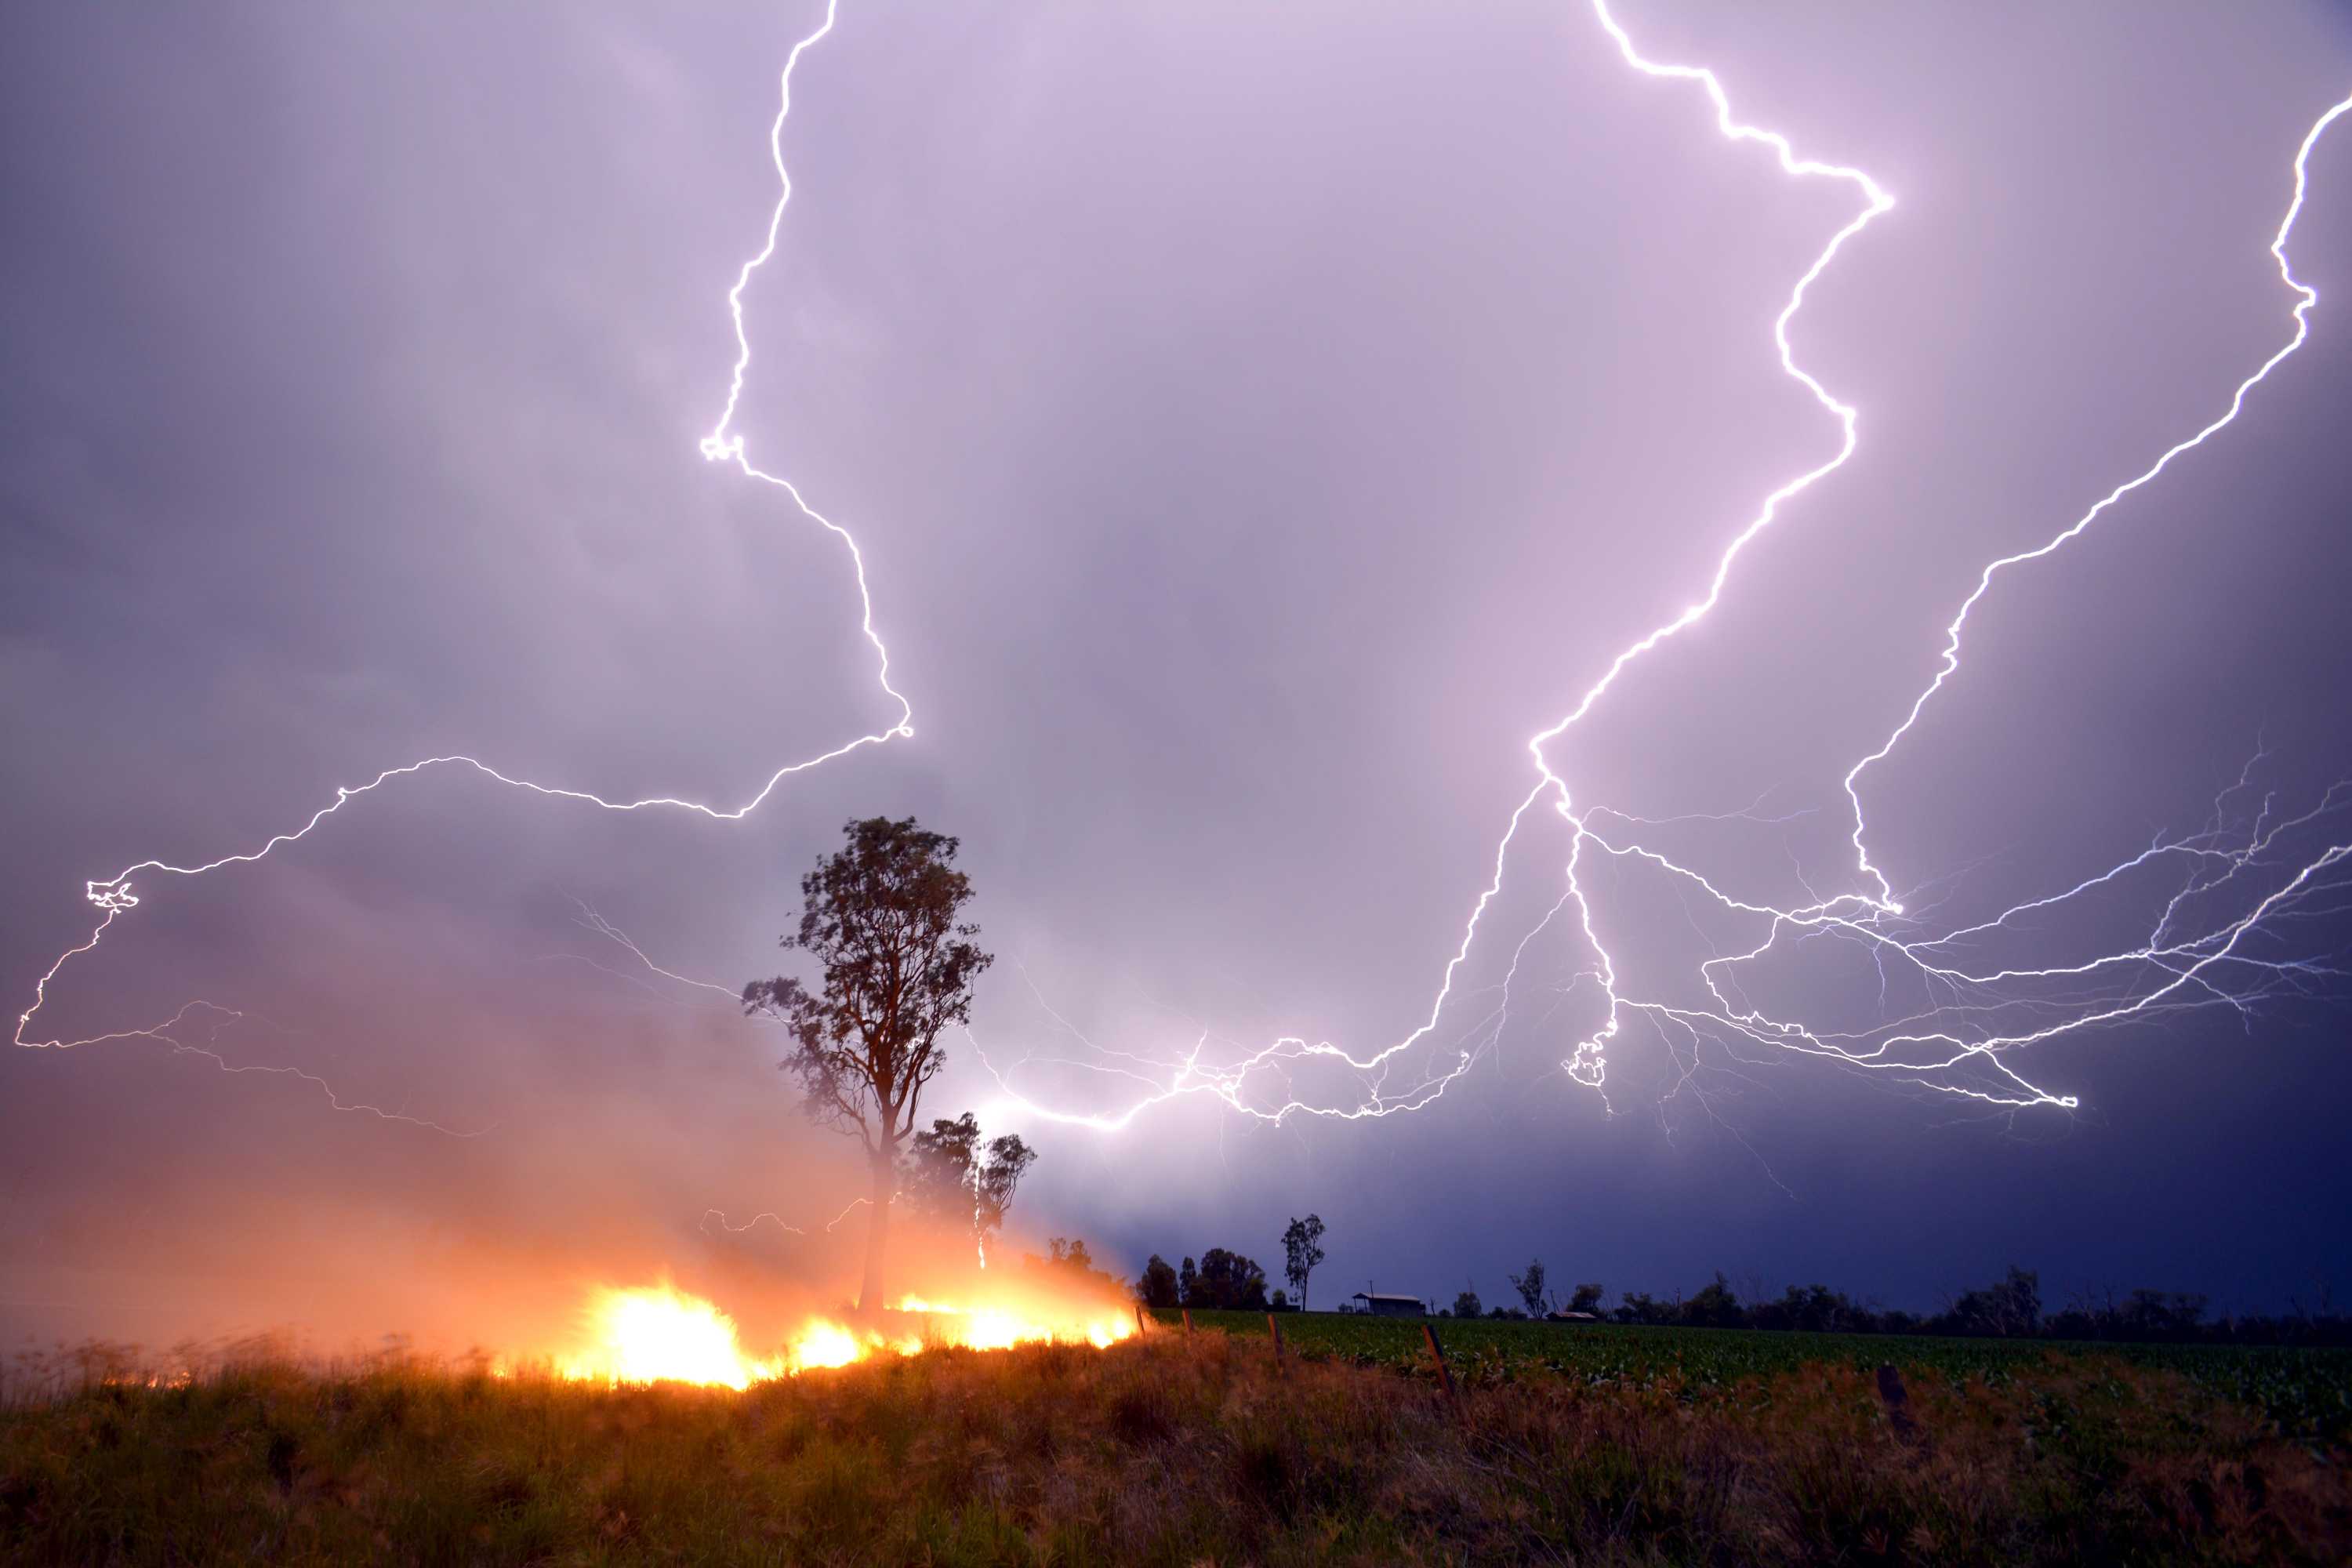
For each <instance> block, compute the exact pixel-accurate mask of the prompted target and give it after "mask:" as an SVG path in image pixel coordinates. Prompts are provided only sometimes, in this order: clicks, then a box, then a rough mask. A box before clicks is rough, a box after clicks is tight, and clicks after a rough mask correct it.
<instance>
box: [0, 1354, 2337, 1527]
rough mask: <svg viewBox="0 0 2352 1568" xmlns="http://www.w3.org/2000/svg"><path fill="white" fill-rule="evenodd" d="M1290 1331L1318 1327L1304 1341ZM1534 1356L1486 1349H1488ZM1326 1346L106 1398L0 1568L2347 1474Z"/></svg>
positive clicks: (1345, 1519) (2212, 1438)
mask: <svg viewBox="0 0 2352 1568" xmlns="http://www.w3.org/2000/svg"><path fill="white" fill-rule="evenodd" d="M1263 1322H1264V1320H1263V1319H1262V1318H1261V1319H1259V1320H1258V1323H1259V1326H1260V1329H1261V1331H1262V1328H1263ZM1288 1322H1289V1323H1296V1324H1298V1325H1299V1330H1298V1332H1297V1336H1296V1337H1299V1338H1305V1339H1309V1340H1312V1339H1314V1338H1316V1337H1317V1336H1318V1335H1319V1334H1320V1333H1321V1332H1322V1330H1323V1323H1324V1321H1323V1320H1315V1319H1308V1320H1304V1321H1302V1320H1298V1319H1291V1320H1288ZM1332 1323H1333V1329H1332V1331H1333V1332H1334V1333H1335V1334H1336V1333H1338V1331H1339V1330H1340V1329H1343V1328H1344V1329H1351V1330H1361V1331H1370V1329H1372V1328H1375V1327H1384V1328H1395V1327H1398V1326H1399V1325H1392V1324H1391V1325H1370V1324H1347V1323H1344V1322H1340V1321H1336V1320H1333V1321H1332ZM1236 1326H1244V1325H1236ZM1402 1326H1403V1327H1406V1328H1412V1325H1402ZM1469 1327H1470V1325H1467V1324H1465V1325H1460V1329H1461V1330H1462V1332H1460V1334H1459V1335H1458V1338H1459V1339H1460V1340H1461V1341H1462V1342H1463V1343H1462V1349H1463V1351H1464V1352H1465V1359H1466V1360H1468V1361H1472V1362H1476V1361H1478V1360H1479V1359H1480V1358H1479V1356H1477V1355H1475V1354H1473V1353H1472V1346H1471V1344H1470V1343H1469V1340H1470V1337H1471V1336H1470V1335H1469V1334H1468V1332H1467V1330H1468V1329H1469ZM1545 1332H1551V1331H1549V1330H1544V1329H1538V1328H1537V1327H1535V1326H1534V1325H1522V1326H1512V1325H1497V1326H1496V1337H1495V1338H1493V1339H1491V1340H1488V1341H1487V1342H1486V1344H1487V1345H1488V1346H1491V1347H1514V1346H1515V1347H1517V1348H1520V1349H1526V1348H1527V1347H1528V1346H1529V1345H1531V1344H1533V1343H1534V1342H1532V1341H1529V1340H1528V1339H1526V1338H1524V1336H1526V1335H1528V1334H1531V1333H1545ZM1570 1337H1571V1339H1573V1340H1575V1341H1577V1342H1582V1336H1580V1335H1576V1334H1574V1332H1573V1331H1571V1332H1570ZM1685 1342H1688V1341H1685ZM1596 1343H1598V1342H1596ZM1727 1343H1732V1342H1731V1341H1727ZM1358 1353H1362V1354H1369V1355H1370V1357H1371V1359H1373V1360H1376V1361H1387V1360H1390V1359H1391V1352H1390V1350H1389V1348H1388V1347H1387V1346H1385V1345H1383V1344H1375V1343H1373V1342H1370V1341H1365V1342H1361V1345H1360V1349H1359V1351H1358V1352H1350V1353H1346V1354H1342V1353H1339V1344H1338V1342H1335V1343H1334V1345H1333V1348H1332V1352H1331V1353H1328V1354H1327V1353H1318V1354H1317V1355H1315V1356H1313V1357H1311V1358H1308V1359H1307V1360H1304V1361H1297V1360H1294V1361H1293V1362H1292V1363H1291V1364H1290V1365H1289V1366H1288V1367H1287V1368H1286V1369H1278V1368H1277V1367H1276V1364H1275V1361H1274V1357H1273V1355H1272V1354H1271V1350H1270V1346H1269V1345H1268V1344H1267V1342H1266V1341H1265V1339H1264V1338H1263V1337H1251V1336H1249V1335H1246V1334H1243V1333H1234V1334H1226V1333H1223V1332H1217V1331H1209V1330H1208V1329H1207V1328H1206V1326H1205V1325H1204V1326H1203V1330H1202V1331H1201V1332H1197V1333H1195V1334H1193V1335H1191V1336H1186V1335H1184V1334H1181V1333H1164V1332H1155V1333H1152V1334H1150V1335H1149V1336H1147V1337H1146V1338H1145V1339H1143V1340H1141V1341H1139V1342H1129V1343H1128V1344H1124V1345H1119V1346H1116V1347H1114V1348H1112V1349H1111V1350H1108V1351H1095V1350H1092V1349H1088V1348H1086V1347H1078V1346H1050V1345H1048V1346H1034V1347H1029V1348H1024V1349H1019V1350H1013V1351H1002V1352H972V1351H961V1350H935V1351H930V1352H925V1353H924V1354H921V1355H919V1356H915V1357H910V1358H906V1359H899V1358H896V1357H886V1358H883V1359H880V1360H878V1361H875V1362H871V1363H865V1364H861V1365H857V1366H852V1367H847V1368H844V1369H841V1370H840V1371H838V1372H830V1373H808V1374H806V1375H803V1376H802V1377H799V1378H795V1379H790V1380H786V1381H782V1382H777V1383H771V1384H758V1385H755V1386H754V1387H753V1388H752V1389H751V1390H750V1391H749V1392H747V1393H743V1394H734V1393H729V1392H725V1391H713V1390H706V1389H696V1388H684V1387H677V1386H663V1387H656V1388H637V1389H620V1390H614V1389H604V1388H596V1387H591V1386H585V1385H581V1384H562V1383H556V1382H550V1381H546V1380H541V1379H530V1378H524V1379H514V1380H502V1379H498V1378H493V1377H490V1376H488V1375H485V1374H484V1373H481V1372H480V1371H479V1370H478V1369H476V1370H468V1369H465V1368H436V1367H432V1366H426V1365H421V1364H417V1363H406V1362H400V1361H390V1360H387V1361H383V1362H379V1363H373V1364H367V1365H357V1366H351V1367H345V1368H342V1369H341V1370H336V1369H327V1370H324V1371H319V1370H302V1369H299V1368H296V1367H293V1366H290V1365H287V1364H283V1363H252V1364H236V1363H234V1362H231V1363H225V1364H222V1365H219V1366H217V1367H215V1369H213V1370H212V1371H211V1372H210V1373H208V1374H207V1375H205V1376H204V1377H201V1378H198V1379H196V1380H195V1381H194V1382H191V1383H189V1384H184V1385H180V1386H171V1385H165V1386H148V1385H146V1384H125V1383H121V1382H113V1383H103V1382H101V1383H99V1384H95V1385H92V1386H89V1387H86V1388H82V1389H79V1390H78V1391H63V1390H55V1391H53V1393H52V1394H49V1395H45V1396H42V1397H39V1398H34V1399H29V1400H20V1402H19V1403H17V1404H16V1405H13V1406H12V1407H10V1408H8V1409H6V1410H5V1411H0V1560H5V1561H8V1562H28V1563H229V1562H239V1563H245V1562H270V1563H279V1562H291V1563H305V1562H350V1561H391V1562H404V1563H524V1562H530V1563H643V1562H675V1563H706V1562H707V1563H737V1562H740V1563H755V1562H757V1563H778V1562H782V1563H844V1564H847V1563H973V1564H993V1563H1006V1564H1013V1563H1023V1564H1026V1563H1039V1564H1043V1563H1055V1564H1076V1563H1168V1564H1180V1563H1183V1564H1190V1563H1266V1564H1281V1563H1523V1562H1560V1563H1567V1562H1574V1563H1709V1564H1714V1563H1721V1564H1732V1563H2082V1562H2100V1563H2106V1562H2135V1563H2175V1562H2177V1563H2264V1562H2313V1563H2327V1562H2341V1561H2345V1560H2347V1557H2352V1479H2348V1478H2347V1469H2346V1466H2345V1462H2346V1460H2347V1458H2352V1456H2347V1454H2346V1453H2344V1452H2343V1451H2342V1450H2340V1449H2336V1450H2331V1449H2327V1448H2325V1447H2317V1446H2315V1445H2313V1444H2311V1443H2308V1442H2304V1441H2297V1440H2294V1439H2292V1438H2290V1437H2288V1436H2284V1435H2283V1434H2282V1433H2281V1432H2280V1431H2279V1430H2278V1429H2277V1427H2276V1426H2274V1425H2273V1423H2270V1422H2268V1421H2266V1420H2264V1419H2263V1417H2261V1416H2260V1415H2258V1414H2256V1413H2254V1412H2252V1411H2249V1410H2247V1409H2245V1408H2244V1407H2242V1406H2241V1405H2236V1404H2234V1403H2232V1402H2231V1401H2229V1400H2226V1399H2224V1398H2221V1397H2220V1396H2218V1395H2216V1394H2213V1393H2212V1392H2211V1391H2210V1390H2209V1389H2208V1388H2205V1387H2203V1386H2201V1385H2200V1384H2198V1383H2197V1382H2195V1381H2193V1380H2192V1379H2190V1378H2189V1377H2188V1376H2184V1375H2182V1374H2181V1373H2178V1372H2176V1371H2172V1370H2169V1369H2166V1368H2162V1367H2135V1366H2132V1365H2130V1364H2128V1363H2126V1362H2124V1361H2121V1360H2119V1359H2116V1358H2100V1359H2084V1360H2078V1359H2074V1358H2066V1357H2058V1358H2048V1359H2043V1360H2039V1361H2033V1362H2031V1363H2027V1362H2020V1363H2017V1364H2015V1365H2013V1366H2012V1367H2011V1368H2009V1369H2007V1371H2006V1374H2005V1375H2003V1376H2002V1377H2000V1378H1998V1379H1996V1380H1990V1381H1988V1380H1985V1379H1981V1378H1959V1379H1951V1378H1946V1377H1941V1376H1922V1377H1919V1378H1917V1379H1916V1381H1915V1383H1914V1384H1913V1386H1912V1388H1911V1391H1910V1394H1909V1399H1908V1403H1907V1405H1906V1417H1907V1419H1906V1420H1904V1421H1901V1422H1895V1421H1891V1420H1890V1418H1889V1416H1888V1414H1887V1412H1886V1409H1885V1405H1883V1403H1882V1401H1881V1398H1880V1395H1879V1392H1878V1390H1877V1387H1876V1384H1875V1382H1874V1379H1873V1378H1872V1377H1871V1376H1870V1375H1869V1374H1868V1373H1864V1372H1861V1371H1859V1370H1857V1369H1856V1368H1855V1367H1854V1366H1853V1365H1851V1364H1848V1363H1846V1362H1844V1361H1841V1360H1823V1361H1816V1362H1812V1363H1806V1364H1801V1365H1797V1366H1793V1367H1784V1368H1780V1369H1778V1370H1763V1371H1759V1373H1757V1374H1756V1375H1754V1376H1751V1377H1745V1378H1733V1379H1731V1380H1730V1381H1727V1382H1722V1381H1718V1382H1717V1383H1714V1384H1706V1385H1704V1386H1700V1385H1696V1384H1685V1383H1684V1382H1682V1381H1680V1380H1679V1378H1678V1376H1677V1375H1674V1374H1667V1373H1655V1374H1654V1375H1651V1376H1648V1377H1646V1378H1627V1379H1612V1378H1607V1377H1602V1378H1599V1379H1595V1378H1593V1377H1591V1376H1583V1375H1579V1376H1562V1375H1558V1374H1556V1373H1555V1374H1547V1375H1535V1374H1534V1371H1533V1369H1534V1368H1536V1367H1537V1366H1538V1365H1540V1364H1541V1363H1543V1361H1544V1359H1545V1358H1544V1357H1543V1355H1542V1354H1541V1352H1539V1351H1535V1350H1528V1353H1526V1354H1523V1355H1520V1356H1518V1357H1517V1359H1516V1360H1514V1361H1511V1362H1510V1363H1509V1366H1510V1369H1511V1371H1510V1375H1507V1376H1505V1375H1487V1374H1486V1372H1484V1371H1481V1372H1480V1373H1477V1374H1476V1375H1475V1376H1474V1377H1473V1378H1471V1379H1470V1380H1469V1381H1470V1384H1471V1385H1470V1386H1468V1387H1466V1388H1465V1390H1464V1392H1463V1394H1462V1400H1461V1405H1460V1408H1459V1410H1458V1411H1457V1410H1456V1409H1454V1407H1452V1406H1449V1405H1448V1404H1447V1403H1446V1402H1445V1401H1444V1399H1443V1398H1442V1397H1441V1396H1440V1395H1439V1394H1438V1393H1437V1391H1436V1390H1435V1389H1434V1388H1433V1387H1432V1386H1430V1384H1429V1383H1428V1382H1427V1381H1426V1380H1425V1379H1416V1378H1414V1377H1412V1376H1407V1375H1403V1374H1402V1373H1400V1372H1399V1371H1398V1370H1397V1369H1396V1368H1394V1367H1392V1366H1389V1365H1360V1364H1358V1363H1357V1360H1356V1359H1355V1357H1356V1354H1358ZM1498 1353H1499V1352H1498ZM1684 1359H1685V1363H1686V1362H1687V1360H1688V1357H1687V1356H1685V1358H1684ZM1570 1364H1574V1365H1578V1366H1580V1367H1581V1366H1582V1364H1584V1363H1575V1362H1573V1361H1571V1362H1570ZM23 1386H26V1385H24V1384H19V1387H20V1388H21V1387H23Z"/></svg>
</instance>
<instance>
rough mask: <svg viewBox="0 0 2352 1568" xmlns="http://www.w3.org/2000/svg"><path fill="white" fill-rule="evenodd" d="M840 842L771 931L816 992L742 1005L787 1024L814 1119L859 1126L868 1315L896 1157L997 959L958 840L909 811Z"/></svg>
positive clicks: (846, 1128) (782, 980)
mask: <svg viewBox="0 0 2352 1568" xmlns="http://www.w3.org/2000/svg"><path fill="white" fill-rule="evenodd" d="M843 833H844V835H845V837H847V839H848V844H847V846H846V847H845V848H843V849H841V850H839V851H837V852H835V854H832V855H829V856H827V857H825V858H824V859H822V860H819V861H818V862H817V867H816V869H815V870H814V871H812V872H810V873H809V874H808V875H807V876H805V877H803V878H802V879H801V900H802V903H801V923H800V929H799V930H798V931H795V932H793V933H792V934H791V935H788V936H783V937H780V938H778V939H777V941H778V945H780V946H782V947H785V948H788V949H789V948H797V949H799V950H801V951H802V952H806V953H808V954H809V955H810V956H811V957H812V958H814V959H815V961H816V962H817V964H818V966H819V967H820V968H821V969H822V970H823V971H824V981H823V983H822V986H821V988H820V989H819V990H816V991H811V990H810V989H809V988H808V987H807V986H805V985H803V984H801V982H800V981H798V980H796V979H793V978H790V977H782V976H780V977H778V978H776V979H773V980H755V981H753V982H751V984H748V985H746V986H744V987H743V1010H744V1011H745V1012H746V1013H758V1014H765V1015H768V1016H772V1017H776V1018H780V1019H782V1021H783V1024H784V1026H785V1028H786V1029H788V1030H789V1031H790V1032H791V1034H792V1038H793V1050H792V1054H791V1055H789V1056H787V1057H786V1058H784V1059H783V1061H782V1063H780V1064H779V1065H780V1066H782V1068H783V1069H784V1070H785V1071H786V1072H788V1073H790V1074H792V1075H793V1078H794V1079H797V1080H799V1083H800V1087H801V1095H802V1099H801V1106H802V1109H803V1110H804V1111H805V1112H806V1113H807V1114H808V1116H809V1118H810V1120H812V1121H816V1122H818V1123H819V1124H820V1125H823V1126H827V1127H831V1128H833V1129H834V1130H835V1131H840V1132H855V1133H856V1135H857V1138H858V1141H859V1142H860V1143H862V1144H863V1145H864V1146H865V1149H866V1169H867V1171H868V1173H869V1175H870V1178H871V1190H870V1195H871V1197H872V1199H873V1205H872V1209H871V1211H870V1212H871V1216H872V1217H871V1218H870V1220H869V1221H868V1223H867V1226H866V1277H865V1280H864V1283H863V1284H862V1286H861V1287H860V1289H859V1290H858V1296H857V1305H858V1309H859V1310H861V1311H866V1312H871V1311H874V1310H877V1309H878V1308H879V1307H880V1306H881V1305H882V1300H883V1292H882V1263H883V1256H884V1251H885V1248H886V1247H887V1245H888V1239H889V1233H890V1199H891V1194H892V1193H893V1192H894V1191H895V1184H896V1183H897V1181H898V1155H899V1150H900V1148H901V1147H902V1146H903V1145H904V1144H905V1143H906V1142H907V1140H908V1136H909V1135H910V1134H911V1133H912V1132H913V1131H914V1129H915V1116H916V1111H917V1108H918V1107H919V1104H920V1102H921V1100H922V1096H923V1089H924V1086H925V1085H927V1084H929V1082H930V1081H931V1079H934V1078H936V1077H938V1076H939V1073H940V1068H943V1067H945V1066H946V1065H947V1058H946V1054H945V1053H944V1052H943V1051H942V1050H941V1049H940V1043H939V1037H940V1031H941V1030H943V1029H946V1028H947V1027H949V1026H950V1025H956V1024H961V1023H964V1022H966V1021H968V1020H969V1019H970V1018H971V989H972V983H973V981H974V980H976V979H977V978H978V977H979V975H980V972H981V971H982V970H983V969H986V968H987V967H988V965H989V963H990V955H989V954H987V953H985V952H982V951H981V950H980V949H979V947H978V946H976V945H975V944H974V943H973V942H972V941H971V939H972V938H973V937H975V936H977V935H979V934H980V928H979V927H978V926H975V925H971V924H968V923H965V922H963V921H961V920H960V919H959V917H960V916H961V913H962V911H963V907H964V905H965V904H966V903H968V902H970V901H971V879H970V878H968V877H966V876H965V875H964V874H963V873H962V872H961V871H959V870H957V869H956V868H955V855H956V840H955V839H953V838H950V837H945V836H943V835H940V834H937V833H929V832H926V831H924V830H923V829H922V828H920V827H918V826H916V825H915V819H914V818H913V817H911V816H910V817H908V818H906V819H905V820H904V821H898V822H894V821H892V820H891V819H890V818H888V817H887V816H875V817H868V818H866V820H864V821H862V822H852V823H850V824H848V825H847V826H845V828H844V829H843Z"/></svg>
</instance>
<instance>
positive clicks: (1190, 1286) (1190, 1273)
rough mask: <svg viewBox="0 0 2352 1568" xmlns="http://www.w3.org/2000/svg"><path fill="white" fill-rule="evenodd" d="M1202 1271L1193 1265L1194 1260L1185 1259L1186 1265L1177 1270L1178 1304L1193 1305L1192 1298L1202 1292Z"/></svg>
mask: <svg viewBox="0 0 2352 1568" xmlns="http://www.w3.org/2000/svg"><path fill="white" fill-rule="evenodd" d="M1200 1290H1201V1275H1200V1271H1199V1270H1197V1269H1195V1268H1193V1267H1192V1259H1191V1258H1186V1259H1184V1267H1183V1268H1180V1269H1178V1270H1177V1271H1176V1300H1177V1303H1178V1305H1180V1306H1185V1307H1189V1306H1192V1304H1193V1303H1192V1298H1193V1297H1194V1296H1196V1295H1198V1294H1200Z"/></svg>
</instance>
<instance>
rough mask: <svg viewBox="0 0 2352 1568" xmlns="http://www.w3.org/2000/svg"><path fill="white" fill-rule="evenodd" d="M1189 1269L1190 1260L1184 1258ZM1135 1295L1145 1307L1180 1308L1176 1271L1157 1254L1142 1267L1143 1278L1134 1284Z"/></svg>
mask: <svg viewBox="0 0 2352 1568" xmlns="http://www.w3.org/2000/svg"><path fill="white" fill-rule="evenodd" d="M1184 1261H1185V1266H1186V1268H1188V1269H1189V1268H1190V1267H1191V1265H1192V1259H1191V1258H1186V1259H1185V1260H1184ZM1135 1293H1136V1295H1137V1297H1138V1298H1139V1299H1140V1300H1141V1301H1142V1302H1143V1304H1144V1305H1145V1306H1147V1307H1181V1306H1182V1305H1183V1304H1184V1299H1183V1297H1181V1296H1180V1295H1178V1294H1177V1286H1176V1270H1174V1269H1173V1268H1169V1267H1168V1259H1166V1258H1162V1257H1160V1254H1158V1253H1156V1252H1155V1253H1153V1254H1152V1255H1151V1261H1150V1262H1149V1263H1147V1264H1145V1265H1144V1266H1143V1278H1141V1279H1138V1280H1137V1281H1136V1282H1135Z"/></svg>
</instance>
